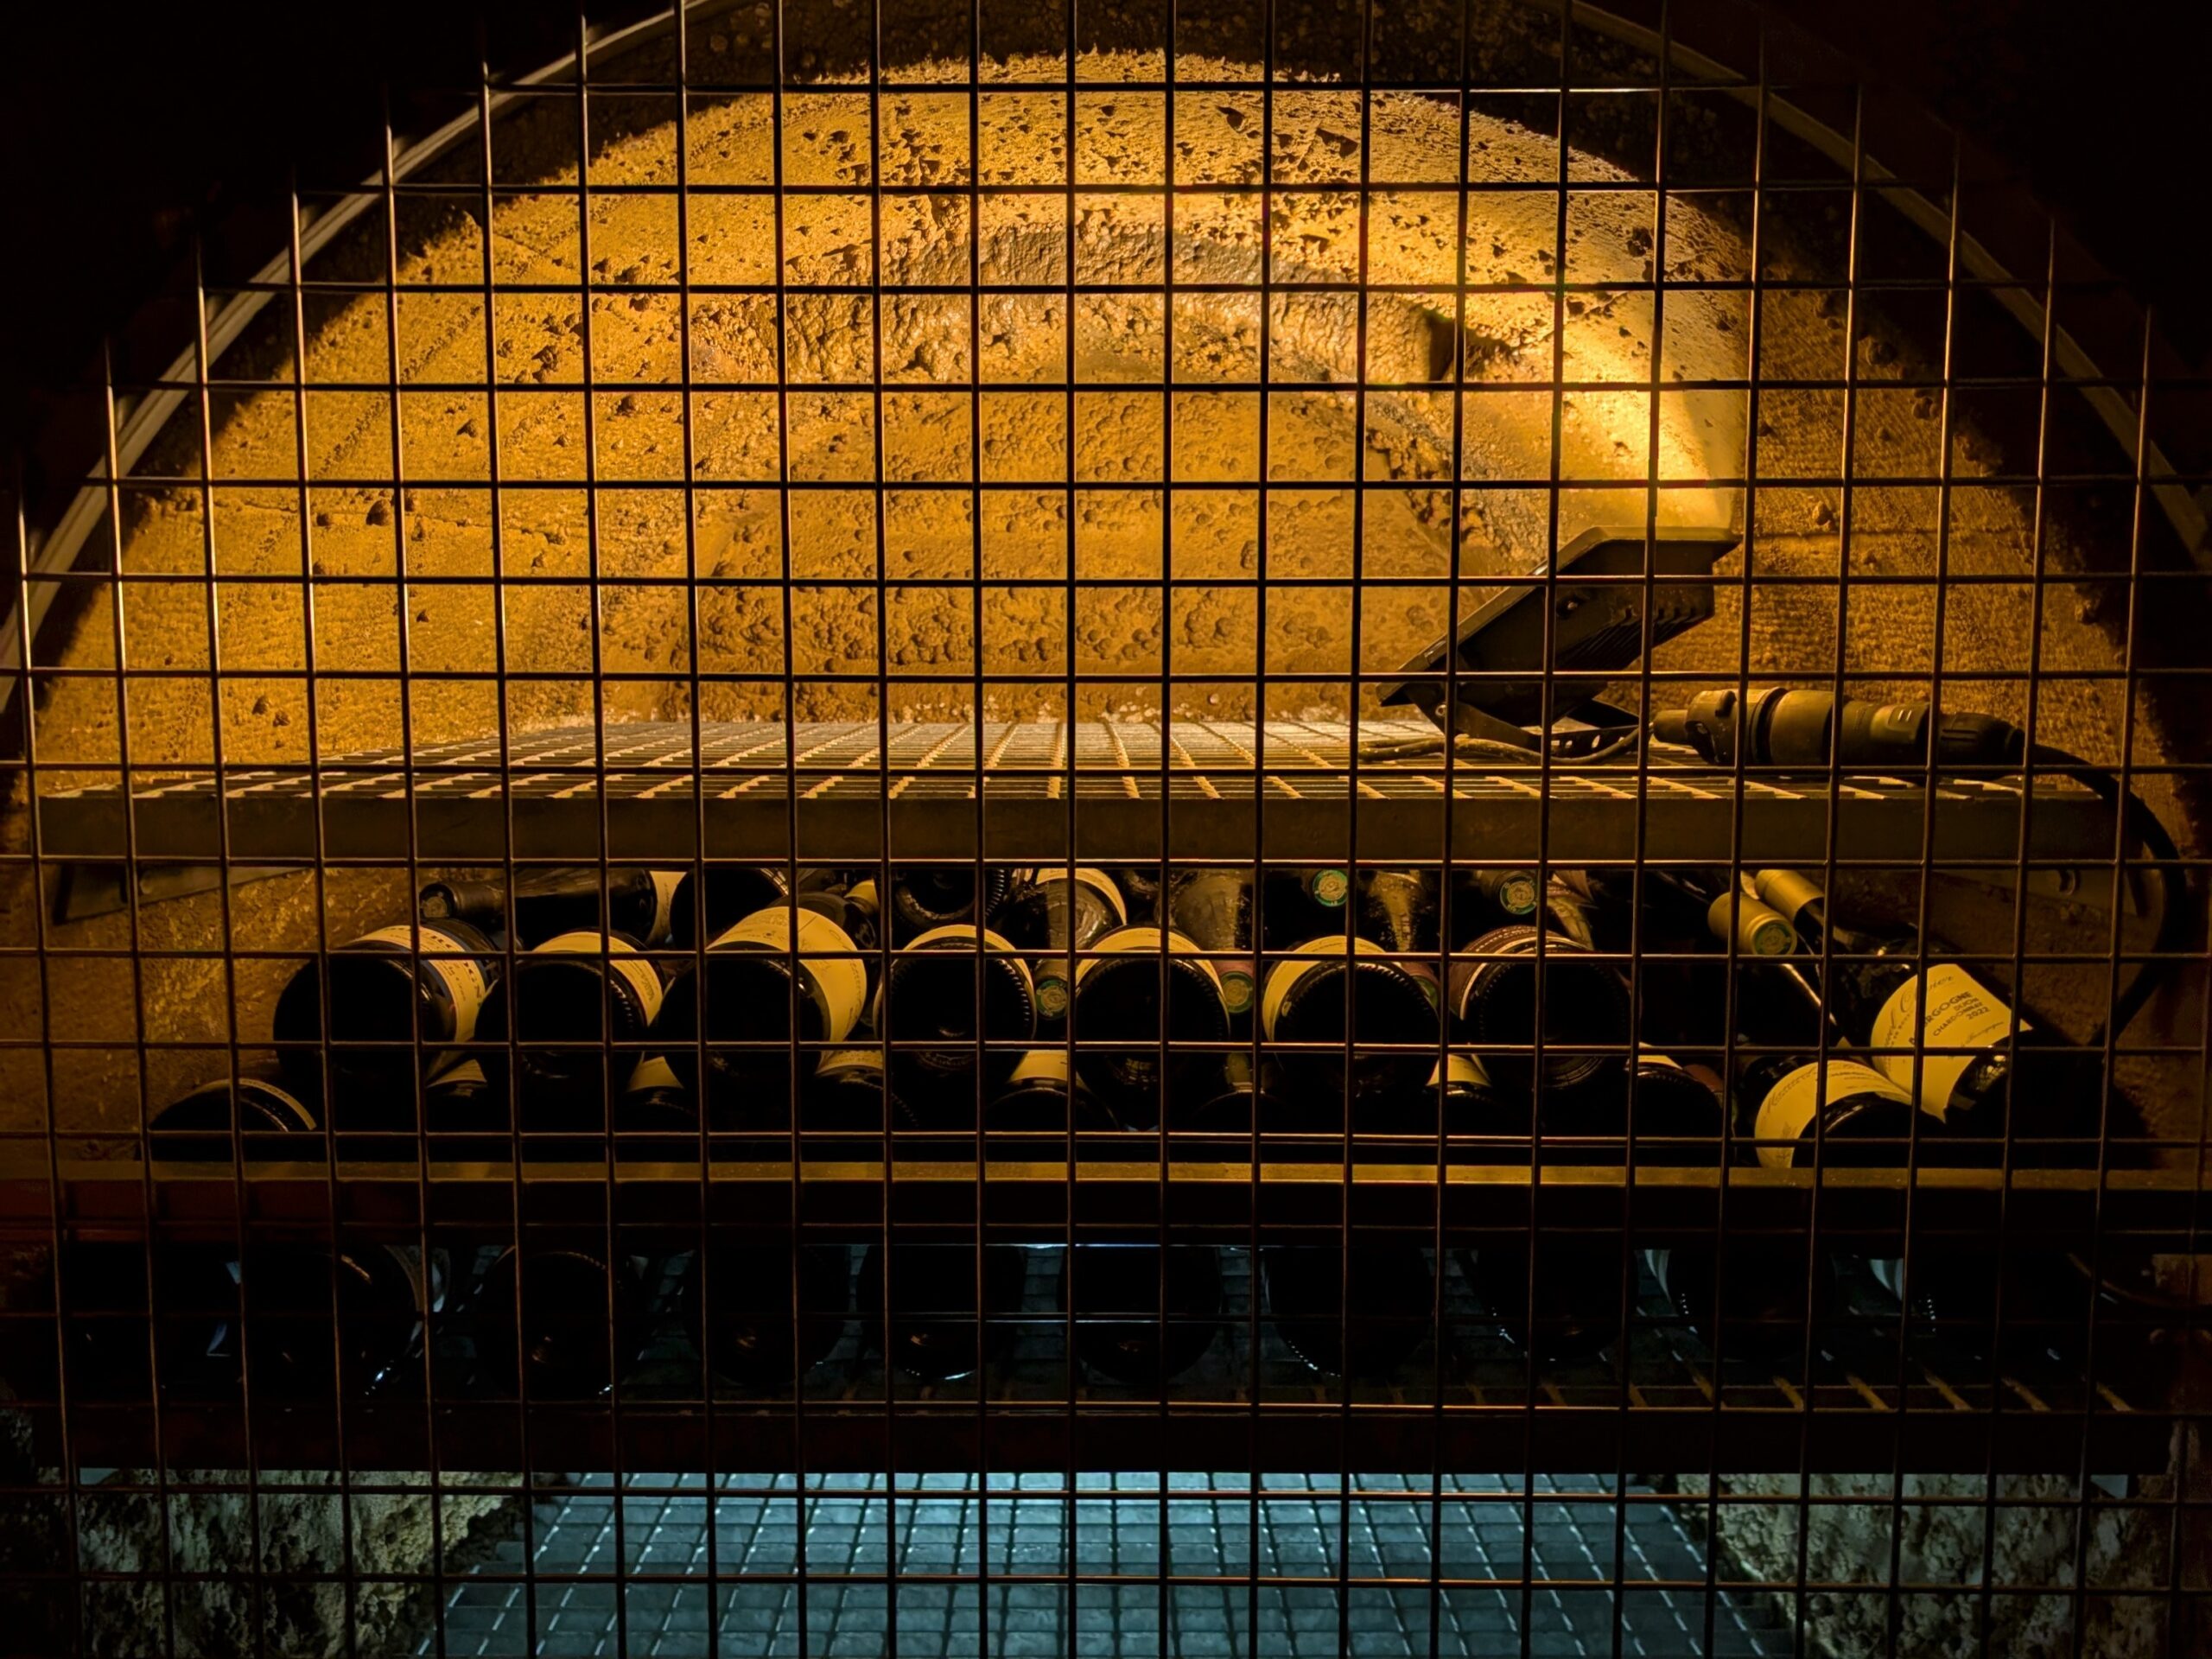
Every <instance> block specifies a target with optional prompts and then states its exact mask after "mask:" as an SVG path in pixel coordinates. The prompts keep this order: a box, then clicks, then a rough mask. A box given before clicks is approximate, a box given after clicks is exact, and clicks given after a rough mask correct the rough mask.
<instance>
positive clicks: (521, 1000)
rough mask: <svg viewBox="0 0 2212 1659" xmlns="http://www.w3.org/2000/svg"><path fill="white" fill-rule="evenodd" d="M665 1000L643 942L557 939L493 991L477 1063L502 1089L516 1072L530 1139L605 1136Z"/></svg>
mask: <svg viewBox="0 0 2212 1659" xmlns="http://www.w3.org/2000/svg"><path fill="white" fill-rule="evenodd" d="M662 1001H663V992H662V987H661V980H660V972H659V970H658V969H657V968H656V967H655V966H654V965H653V963H652V959H651V958H650V957H645V956H644V955H642V954H640V952H639V947H638V945H637V943H636V941H634V940H632V939H626V938H623V937H622V936H621V935H620V934H619V933H588V932H577V933H556V934H555V935H554V936H553V937H552V938H550V939H548V940H546V941H545V943H544V944H541V945H539V946H538V947H537V949H536V950H532V951H531V952H529V953H528V954H527V955H524V956H522V957H517V958H516V959H515V963H514V970H513V972H512V975H510V976H509V977H508V978H506V979H505V980H504V981H502V982H500V983H499V984H497V985H495V986H493V988H492V992H491V995H489V996H487V997H486V999H485V1001H484V1014H483V1018H482V1020H480V1022H479V1025H478V1034H479V1035H480V1038H481V1039H482V1041H483V1044H484V1046H483V1047H482V1048H481V1050H480V1052H479V1053H478V1056H477V1058H478V1059H479V1061H480V1064H481V1065H483V1067H484V1071H485V1075H486V1077H489V1078H490V1079H491V1080H492V1082H493V1087H494V1088H495V1089H496V1088H499V1087H500V1086H502V1085H503V1084H504V1083H505V1078H506V1077H507V1076H508V1075H509V1071H510V1068H512V1075H513V1077H514V1086H515V1100H516V1108H517V1111H518V1115H519V1116H518V1122H519V1123H520V1126H521V1128H522V1129H523V1131H524V1133H525V1134H531V1133H537V1132H541V1131H542V1132H551V1133H562V1134H571V1135H573V1134H597V1133H601V1132H603V1131H604V1130H605V1129H606V1128H607V1103H608V1102H609V1101H610V1100H611V1099H612V1098H613V1096H614V1094H615V1092H616V1091H617V1090H619V1089H620V1087H621V1085H622V1084H623V1082H624V1080H625V1079H626V1078H627V1077H629V1075H630V1073H631V1072H632V1071H633V1070H635V1068H636V1066H637V1064H638V1062H639V1059H640V1058H642V1055H641V1054H640V1052H639V1049H640V1046H642V1045H643V1044H644V1042H645V1039H646V1037H647V1035H648V1034H649V1033H651V1032H652V1027H653V1024H654V1022H655V1021H656V1020H658V1019H659V1018H660V1014H661V1005H662ZM510 1039H512V1046H510Z"/></svg>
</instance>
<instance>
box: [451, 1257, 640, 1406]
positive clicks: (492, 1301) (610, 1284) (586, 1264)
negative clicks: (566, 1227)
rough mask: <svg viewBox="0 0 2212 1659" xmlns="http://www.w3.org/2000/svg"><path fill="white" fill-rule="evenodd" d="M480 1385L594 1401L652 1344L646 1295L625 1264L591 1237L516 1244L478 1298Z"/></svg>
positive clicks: (472, 1310) (473, 1333)
mask: <svg viewBox="0 0 2212 1659" xmlns="http://www.w3.org/2000/svg"><path fill="white" fill-rule="evenodd" d="M468 1329H469V1335H470V1338H471V1339H472V1342H473V1344H474V1349H475V1354H476V1371H475V1380H476V1386H477V1387H478V1389H480V1390H481V1391H483V1392H485V1393H486V1394H488V1395H492V1396H493V1397H494V1398H499V1399H514V1398H518V1397H520V1398H525V1399H529V1400H548V1401H551V1400H595V1399H598V1398H599V1397H600V1396H601V1395H604V1394H606V1393H607V1390H608V1389H611V1388H613V1385H614V1379H615V1376H617V1375H618V1374H619V1373H620V1372H621V1371H624V1370H627V1369H628V1368H629V1367H630V1365H631V1364H632V1363H633V1362H634V1361H635V1360H636V1359H637V1357H638V1356H639V1354H640V1353H641V1352H643V1351H644V1349H645V1335H646V1327H645V1305H644V1298H643V1295H642V1294H641V1293H640V1292H639V1288H638V1284H637V1280H636V1278H635V1276H634V1275H633V1274H632V1273H631V1272H630V1269H629V1266H628V1264H627V1263H626V1262H618V1263H616V1264H614V1265H613V1267H611V1268H610V1266H609V1265H608V1262H607V1255H606V1253H605V1251H604V1250H603V1249H601V1247H600V1246H599V1245H597V1244H595V1243H591V1242H589V1241H588V1240H582V1239H579V1240H576V1241H575V1242H573V1243H560V1244H556V1243H526V1244H524V1246H523V1247H522V1249H521V1252H520V1254H519V1255H518V1253H517V1251H516V1249H515V1248H514V1247H513V1246H512V1245H510V1246H508V1247H507V1249H504V1250H502V1251H501V1252H500V1253H499V1257H498V1259H497V1260H496V1261H494V1262H493V1263H492V1265H491V1266H490V1267H489V1268H486V1270H485V1274H484V1277H483V1279H482V1281H480V1283H479V1284H478V1285H477V1287H476V1294H474V1296H473V1297H472V1298H471V1299H470V1301H469V1319H468Z"/></svg>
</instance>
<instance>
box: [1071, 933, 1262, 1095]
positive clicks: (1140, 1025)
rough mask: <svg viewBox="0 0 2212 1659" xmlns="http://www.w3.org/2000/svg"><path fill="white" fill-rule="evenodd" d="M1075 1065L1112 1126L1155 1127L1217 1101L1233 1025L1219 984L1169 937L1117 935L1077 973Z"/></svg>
mask: <svg viewBox="0 0 2212 1659" xmlns="http://www.w3.org/2000/svg"><path fill="white" fill-rule="evenodd" d="M1073 1017H1074V1021H1075V1041H1076V1052H1075V1065H1076V1071H1077V1074H1078V1075H1079V1076H1080V1077H1082V1078H1083V1080H1084V1083H1085V1084H1088V1085H1089V1087H1090V1090H1091V1092H1092V1093H1093V1094H1095V1095H1096V1096H1098V1098H1099V1100H1100V1102H1101V1103H1103V1105H1104V1106H1105V1108H1106V1109H1107V1110H1108V1111H1109V1112H1111V1113H1112V1114H1113V1115H1114V1118H1115V1121H1116V1122H1118V1123H1120V1124H1122V1126H1123V1127H1124V1128H1132V1129H1150V1128H1158V1127H1159V1125H1160V1121H1161V1116H1162V1114H1163V1113H1165V1112H1166V1111H1167V1110H1168V1109H1170V1103H1171V1102H1173V1101H1178V1100H1184V1099H1198V1098H1206V1097H1211V1096H1212V1095H1213V1094H1215V1093H1217V1092H1218V1090H1219V1083H1220V1078H1221V1076H1222V1061H1221V1054H1220V1052H1219V1050H1218V1049H1215V1050H1211V1051H1209V1050H1207V1049H1205V1048H1203V1047H1198V1046H1196V1045H1203V1044H1215V1045H1220V1044H1225V1043H1226V1042H1227V1041H1228V1039H1229V1033H1230V1018H1229V1002H1228V995H1227V992H1226V991H1225V990H1224V987H1223V985H1222V980H1221V975H1220V973H1219V972H1218V971H1217V969H1215V967H1214V965H1213V963H1211V962H1210V961H1208V960H1207V959H1206V957H1205V954H1204V952H1203V951H1202V950H1201V949H1200V948H1199V945H1198V942H1197V941H1196V940H1195V939H1192V938H1190V937H1189V935H1187V934H1185V933H1179V932H1178V931H1175V930H1174V929H1173V928H1172V927H1171V928H1167V929H1164V930H1163V929H1160V928H1157V927H1151V926H1141V927H1120V928H1116V929H1115V930H1114V931H1112V932H1111V933H1109V934H1107V935H1106V936H1105V937H1104V938H1101V939H1100V940H1099V941H1098V942H1097V944H1096V946H1095V947H1094V948H1093V954H1091V955H1090V956H1088V957H1084V959H1083V961H1082V962H1081V963H1078V964H1077V967H1076V982H1075V1008H1074V1016H1073Z"/></svg>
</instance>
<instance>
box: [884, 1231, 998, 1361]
mask: <svg viewBox="0 0 2212 1659" xmlns="http://www.w3.org/2000/svg"><path fill="white" fill-rule="evenodd" d="M888 1260H889V1264H890V1270H889V1274H888V1281H889V1282H888V1285H887V1284H886V1271H885V1262H886V1252H885V1250H884V1247H883V1246H882V1245H880V1244H871V1245H869V1246H868V1254H867V1255H866V1256H865V1257H863V1258H862V1260H861V1277H860V1288H859V1290H858V1291H857V1292H856V1293H855V1294H856V1295H857V1297H858V1300H859V1304H860V1312H861V1322H862V1323H863V1324H864V1325H866V1326H867V1328H868V1338H869V1340H870V1341H871V1342H872V1343H873V1344H874V1345H875V1347H876V1348H877V1349H878V1350H879V1351H880V1352H881V1353H882V1354H883V1356H884V1357H885V1358H886V1359H887V1360H888V1361H889V1362H890V1363H892V1364H893V1365H895V1366H897V1367H898V1368H899V1370H903V1371H906V1373H908V1374H909V1375H910V1376H916V1377H919V1378H920V1379H922V1380H923V1381H925V1382H930V1383H946V1382H950V1381H951V1380H952V1379H953V1378H955V1377H959V1376H969V1375H970V1374H971V1373H973V1372H974V1371H975V1370H976V1368H977V1366H978V1364H979V1363H980V1364H982V1365H989V1364H991V1363H994V1362H995V1361H997V1360H999V1359H1001V1358H1003V1357H1005V1355H1006V1352H1007V1350H1008V1349H1009V1348H1010V1347H1011V1346H1012V1345H1013V1341H1014V1327H1013V1326H1012V1325H1010V1324H1008V1323H1007V1319H1008V1318H1009V1316H1011V1315H1014V1314H1017V1313H1020V1311H1021V1304H1022V1298H1023V1296H1024V1294H1026V1292H1027V1286H1028V1280H1029V1252H1028V1250H1027V1249H1025V1248H1023V1247H1022V1246H1021V1245H1019V1244H986V1245H984V1246H983V1247H982V1281H983V1284H982V1291H983V1294H982V1305H983V1309H984V1317H983V1319H981V1320H980V1321H979V1320H978V1319H976V1273H977V1264H976V1252H975V1249H973V1248H972V1247H966V1248H963V1247H961V1246H958V1245H945V1244H910V1243H903V1242H902V1243H899V1245H897V1246H896V1247H895V1248H893V1249H892V1250H891V1251H890V1252H889V1256H888ZM887 1294H888V1297H889V1301H888V1304H887V1303H886V1300H885V1298H886V1295H887ZM886 1306H888V1308H889V1312H890V1325H889V1333H888V1335H886V1332H885V1325H884V1313H885V1309H886Z"/></svg>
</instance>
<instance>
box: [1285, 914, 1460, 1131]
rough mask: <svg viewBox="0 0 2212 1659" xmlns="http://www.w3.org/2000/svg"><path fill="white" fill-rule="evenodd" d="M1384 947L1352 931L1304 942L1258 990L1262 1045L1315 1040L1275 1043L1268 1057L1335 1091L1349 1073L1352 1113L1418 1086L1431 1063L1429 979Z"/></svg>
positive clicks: (1310, 1083)
mask: <svg viewBox="0 0 2212 1659" xmlns="http://www.w3.org/2000/svg"><path fill="white" fill-rule="evenodd" d="M1386 952H1387V947H1386V946H1383V945H1381V944H1376V942H1375V941H1374V940H1372V939H1370V938H1363V937H1361V936H1358V935H1354V936H1353V937H1352V938H1350V939H1349V940H1347V939H1346V938H1344V935H1342V934H1331V935H1325V936H1324V937H1323V938H1318V939H1311V940H1308V941H1307V942H1306V944H1303V945H1300V947H1298V949H1297V950H1294V951H1292V952H1291V953H1290V954H1289V955H1287V956H1286V957H1281V958H1280V959H1279V960H1278V961H1277V962H1276V963H1274V966H1273V967H1272V968H1271V969H1269V970H1268V981H1267V987H1266V988H1265V989H1264V990H1263V991H1262V993H1261V996H1260V1027H1261V1035H1262V1036H1263V1037H1264V1038H1265V1039H1267V1040H1268V1042H1269V1043H1272V1044H1285V1045H1292V1044H1312V1045H1317V1046H1316V1047H1313V1048H1312V1049H1294V1048H1288V1047H1286V1048H1285V1049H1283V1051H1282V1052H1281V1053H1280V1054H1279V1055H1278V1056H1277V1057H1276V1058H1277V1063H1278V1065H1280V1067H1281V1071H1282V1072H1283V1074H1284V1077H1285V1078H1286V1080H1287V1081H1288V1082H1290V1083H1291V1084H1293V1085H1294V1086H1296V1087H1299V1088H1300V1089H1301V1090H1303V1091H1304V1092H1310V1093H1313V1094H1315V1095H1317V1096H1326V1095H1336V1096H1343V1095H1344V1092H1345V1089H1346V1084H1347V1077H1349V1083H1350V1089H1351V1096H1352V1101H1353V1108H1352V1109H1353V1111H1354V1113H1355V1114H1357V1113H1358V1112H1359V1111H1360V1109H1361V1106H1362V1103H1365V1102H1370V1101H1374V1100H1378V1099H1382V1098H1384V1097H1386V1096H1389V1095H1391V1094H1393V1093H1402V1092H1403V1091H1404V1090H1407V1089H1409V1088H1414V1087H1416V1086H1418V1084H1419V1083H1420V1081H1421V1078H1423V1077H1427V1076H1428V1074H1429V1073H1430V1072H1431V1071H1433V1070H1434V1069H1435V1065H1436V1060H1435V1054H1436V1048H1437V1041H1438V1038H1439V1035H1440V1026H1439V1020H1438V1014H1437V1006H1436V1000H1435V981H1434V980H1433V978H1431V977H1429V976H1426V975H1424V974H1422V973H1421V971H1420V968H1419V964H1418V963H1403V962H1394V961H1392V960H1390V958H1389V956H1388V955H1387V954H1386Z"/></svg>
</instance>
